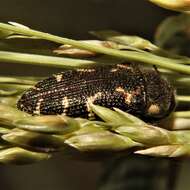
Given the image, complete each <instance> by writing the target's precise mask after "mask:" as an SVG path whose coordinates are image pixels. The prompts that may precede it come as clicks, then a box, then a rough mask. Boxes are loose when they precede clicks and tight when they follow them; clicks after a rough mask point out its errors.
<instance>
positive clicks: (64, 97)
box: [17, 63, 175, 120]
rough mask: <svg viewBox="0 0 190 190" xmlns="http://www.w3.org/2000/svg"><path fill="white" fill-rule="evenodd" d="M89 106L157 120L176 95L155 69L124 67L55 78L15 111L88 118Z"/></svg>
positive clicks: (28, 94)
mask: <svg viewBox="0 0 190 190" xmlns="http://www.w3.org/2000/svg"><path fill="white" fill-rule="evenodd" d="M90 103H93V104H97V105H100V106H105V107H107V108H113V107H116V108H119V109H121V110H123V111H126V112H128V113H130V114H133V115H135V116H138V117H140V118H145V119H155V120H156V119H162V118H165V117H167V116H168V115H169V114H170V113H171V112H172V111H173V110H174V108H175V94H174V89H173V88H172V87H171V85H170V84H169V83H168V81H167V80H165V79H163V78H162V77H161V76H160V74H159V72H158V71H157V70H156V69H146V68H143V67H141V66H140V65H139V64H137V63H124V64H117V65H114V66H102V67H100V66H99V67H92V68H89V69H74V70H66V71H64V72H61V73H58V74H54V75H52V76H51V77H49V78H47V79H44V80H42V81H40V82H38V83H37V84H36V85H35V86H34V87H33V88H30V89H29V90H27V91H26V92H24V94H23V95H22V96H21V98H20V99H19V100H18V103H17V107H18V109H20V110H22V111H25V112H27V113H29V114H32V115H41V114H42V115H57V114H64V115H67V116H71V117H84V118H89V117H91V116H92V113H91V110H90V107H89V104H90Z"/></svg>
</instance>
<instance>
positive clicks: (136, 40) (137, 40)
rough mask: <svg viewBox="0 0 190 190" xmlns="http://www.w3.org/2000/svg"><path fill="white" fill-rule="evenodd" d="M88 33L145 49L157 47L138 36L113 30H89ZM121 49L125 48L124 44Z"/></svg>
mask: <svg viewBox="0 0 190 190" xmlns="http://www.w3.org/2000/svg"><path fill="white" fill-rule="evenodd" d="M90 33H91V34H93V35H94V36H96V37H98V38H100V39H103V40H109V41H112V42H117V43H119V44H122V45H126V46H131V47H134V48H138V49H147V50H155V49H157V47H156V46H155V45H154V44H152V43H151V42H150V41H148V40H146V39H143V38H141V37H138V36H129V35H125V34H122V33H120V32H117V31H114V30H100V31H91V32H90ZM118 47H119V45H118ZM120 49H122V47H120ZM123 49H125V46H123Z"/></svg>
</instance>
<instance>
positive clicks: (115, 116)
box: [90, 104, 135, 126]
mask: <svg viewBox="0 0 190 190" xmlns="http://www.w3.org/2000/svg"><path fill="white" fill-rule="evenodd" d="M90 108H91V109H92V111H93V112H94V113H95V114H96V115H98V116H99V117H100V118H101V119H102V120H104V121H105V122H108V123H113V124H114V125H116V126H117V125H121V124H126V123H130V124H131V123H133V122H134V118H135V117H133V116H131V115H130V114H126V115H124V114H123V112H119V111H118V109H116V110H117V112H116V111H112V110H110V109H108V108H105V107H102V106H98V105H93V104H90ZM130 116H131V117H130Z"/></svg>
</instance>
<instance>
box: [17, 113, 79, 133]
mask: <svg viewBox="0 0 190 190" xmlns="http://www.w3.org/2000/svg"><path fill="white" fill-rule="evenodd" d="M14 124H15V126H17V127H18V128H21V129H25V130H30V131H36V132H43V133H61V134H67V133H71V132H73V131H75V130H78V129H79V128H80V125H79V122H77V121H76V120H75V119H72V118H69V117H66V116H62V115H47V116H33V117H27V118H23V119H21V120H18V121H16V122H15V123H14Z"/></svg>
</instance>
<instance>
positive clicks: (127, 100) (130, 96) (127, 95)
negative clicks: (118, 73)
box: [115, 86, 133, 104]
mask: <svg viewBox="0 0 190 190" xmlns="http://www.w3.org/2000/svg"><path fill="white" fill-rule="evenodd" d="M115 90H116V91H117V92H120V93H123V95H124V97H125V103H127V104H130V103H131V102H132V99H133V94H131V93H129V92H127V91H125V89H123V88H122V87H120V86H119V87H117V88H116V89H115Z"/></svg>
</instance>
